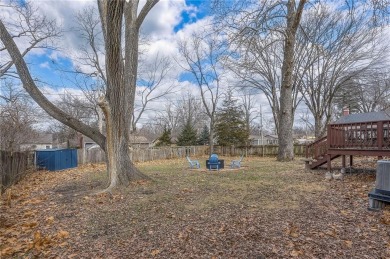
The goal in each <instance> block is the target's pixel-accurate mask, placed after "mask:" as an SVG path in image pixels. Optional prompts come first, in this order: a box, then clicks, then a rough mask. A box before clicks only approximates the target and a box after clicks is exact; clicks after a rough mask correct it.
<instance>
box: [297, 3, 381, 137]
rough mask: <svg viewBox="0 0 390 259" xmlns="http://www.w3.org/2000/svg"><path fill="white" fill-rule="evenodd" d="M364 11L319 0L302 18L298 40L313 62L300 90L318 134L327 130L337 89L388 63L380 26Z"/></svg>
mask: <svg viewBox="0 0 390 259" xmlns="http://www.w3.org/2000/svg"><path fill="white" fill-rule="evenodd" d="M361 12H362V11H361V10H360V9H356V8H351V9H349V10H348V11H346V10H345V9H342V10H341V9H340V10H338V9H337V8H336V9H335V7H334V6H332V7H329V6H327V5H325V4H318V5H317V6H316V9H313V10H311V11H309V12H307V13H306V15H305V17H304V21H303V22H302V28H303V31H302V33H301V35H300V39H301V40H300V41H299V42H300V43H301V44H303V45H304V46H305V50H306V51H305V53H304V55H305V56H306V57H307V58H308V59H309V60H311V62H308V66H307V67H306V69H305V73H304V75H303V78H304V79H303V80H302V84H301V88H300V90H301V93H302V95H303V97H304V101H305V104H306V105H307V106H308V108H309V110H310V111H311V113H312V114H313V117H314V132H315V136H316V137H321V136H322V135H323V134H324V133H325V130H326V125H327V124H328V123H329V122H330V120H331V118H332V115H333V107H334V103H335V101H336V100H335V98H336V96H337V95H338V93H339V92H341V91H342V89H343V88H346V89H350V90H352V88H351V87H352V85H351V83H352V82H353V81H354V80H357V79H358V78H362V76H363V75H367V73H368V72H370V73H371V72H373V71H375V70H376V69H378V68H380V66H379V64H383V63H386V60H385V58H384V55H383V53H385V52H387V51H388V50H387V49H388V47H387V46H386V45H385V44H380V43H379V37H378V35H379V30H378V29H377V28H372V27H369V26H368V19H369V16H368V15H367V14H365V13H361ZM353 93H357V88H353ZM367 93H368V92H367ZM367 93H366V94H367Z"/></svg>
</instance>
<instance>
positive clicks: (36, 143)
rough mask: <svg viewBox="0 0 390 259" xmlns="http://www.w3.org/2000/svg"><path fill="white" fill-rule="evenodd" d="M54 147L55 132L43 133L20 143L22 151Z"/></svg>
mask: <svg viewBox="0 0 390 259" xmlns="http://www.w3.org/2000/svg"><path fill="white" fill-rule="evenodd" d="M50 148H53V134H50V133H41V134H37V135H36V136H34V137H31V139H29V140H28V141H26V142H25V143H23V144H21V145H20V150H21V151H27V150H38V149H50Z"/></svg>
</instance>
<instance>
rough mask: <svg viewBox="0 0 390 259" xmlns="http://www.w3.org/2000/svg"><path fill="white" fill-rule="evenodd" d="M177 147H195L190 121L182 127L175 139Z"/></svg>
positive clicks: (194, 135)
mask: <svg viewBox="0 0 390 259" xmlns="http://www.w3.org/2000/svg"><path fill="white" fill-rule="evenodd" d="M177 145H178V146H193V145H196V131H195V129H194V127H193V125H192V124H191V121H190V120H187V123H186V124H185V125H184V127H183V129H182V131H181V132H180V134H179V137H178V138H177Z"/></svg>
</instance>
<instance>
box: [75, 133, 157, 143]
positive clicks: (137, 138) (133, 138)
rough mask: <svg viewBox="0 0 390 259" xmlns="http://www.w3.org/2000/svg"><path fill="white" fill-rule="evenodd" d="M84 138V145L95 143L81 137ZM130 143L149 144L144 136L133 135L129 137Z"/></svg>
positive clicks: (85, 137)
mask: <svg viewBox="0 0 390 259" xmlns="http://www.w3.org/2000/svg"><path fill="white" fill-rule="evenodd" d="M83 138H84V143H94V144H96V143H95V141H93V140H92V139H91V138H89V137H87V136H83ZM130 143H132V144H134V143H135V144H142V143H150V141H149V140H148V139H147V138H146V137H144V136H135V135H131V136H130Z"/></svg>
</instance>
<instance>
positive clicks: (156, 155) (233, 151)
mask: <svg viewBox="0 0 390 259" xmlns="http://www.w3.org/2000/svg"><path fill="white" fill-rule="evenodd" d="M278 150H279V147H278V146H271V145H267V146H252V147H222V146H215V147H214V153H216V154H218V155H220V156H240V155H241V154H244V155H246V156H276V155H277V154H278ZM208 154H209V147H208V146H191V147H160V148H155V147H154V148H146V149H133V150H132V151H131V158H132V161H133V162H146V161H153V160H161V159H172V158H185V157H186V156H187V155H189V156H190V157H197V156H203V155H208ZM294 154H295V156H304V155H305V145H294ZM105 160H106V157H105V153H104V152H103V150H101V149H100V148H92V149H89V150H83V149H79V150H78V161H79V164H85V163H99V162H105Z"/></svg>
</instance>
